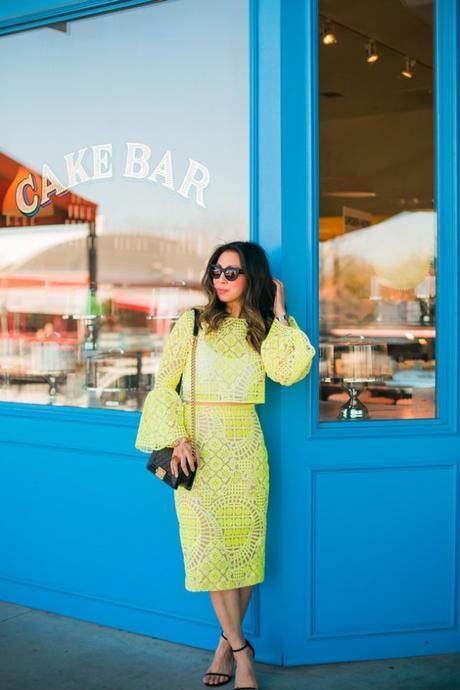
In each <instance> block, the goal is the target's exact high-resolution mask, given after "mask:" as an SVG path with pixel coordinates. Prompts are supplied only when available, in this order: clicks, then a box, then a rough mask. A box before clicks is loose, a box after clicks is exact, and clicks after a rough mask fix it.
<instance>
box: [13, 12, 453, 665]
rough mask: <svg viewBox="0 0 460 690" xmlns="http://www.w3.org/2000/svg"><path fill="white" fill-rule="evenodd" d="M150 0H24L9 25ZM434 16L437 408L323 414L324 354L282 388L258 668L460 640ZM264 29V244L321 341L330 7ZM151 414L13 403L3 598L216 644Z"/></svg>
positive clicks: (260, 170)
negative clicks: (154, 444)
mask: <svg viewBox="0 0 460 690" xmlns="http://www.w3.org/2000/svg"><path fill="white" fill-rule="evenodd" d="M135 4H142V3H136V2H103V1H99V2H98V1H96V0H92V1H91V2H90V1H87V2H80V3H75V2H66V3H63V2H61V3H46V2H38V1H36V2H24V3H22V4H21V10H20V14H18V10H17V6H16V7H15V5H17V4H16V3H13V2H7V3H3V6H2V10H1V12H2V15H1V16H0V32H1V33H4V34H6V33H9V32H11V31H18V30H24V29H30V28H33V27H35V26H40V25H42V24H44V23H50V22H51V21H66V20H70V19H73V18H76V17H81V16H85V15H87V14H89V13H93V12H102V11H109V10H113V9H121V8H122V7H129V6H133V5H135ZM436 11H437V21H436V27H437V40H436V60H435V62H436V74H437V77H436V78H437V84H436V93H437V103H436V136H437V141H436V150H437V153H438V156H437V168H436V189H437V210H438V227H439V264H438V265H439V277H438V311H437V325H438V329H437V351H438V352H439V355H438V358H437V372H438V380H437V391H438V417H437V418H436V419H435V420H407V421H402V422H388V421H386V422H382V423H379V422H372V421H371V422H368V423H367V424H366V425H365V428H363V426H362V425H360V426H358V427H356V426H354V425H350V426H347V425H345V426H344V425H342V424H340V423H335V422H327V423H324V422H323V423H322V422H320V421H319V419H318V411H317V404H316V401H317V391H318V370H317V364H316V365H315V366H314V368H313V370H312V373H311V374H310V376H309V377H308V378H307V379H306V380H304V381H302V382H300V383H299V384H296V385H295V386H294V387H292V388H282V387H280V386H278V385H276V384H273V383H272V382H267V404H266V405H265V406H261V407H259V409H258V411H259V414H260V418H261V422H262V425H263V427H264V432H265V436H266V442H267V447H268V449H269V455H270V463H271V464H270V476H271V487H270V506H269V515H268V523H269V527H268V538H267V563H266V580H265V582H264V583H263V584H262V585H260V586H257V587H256V588H255V591H254V596H253V600H252V602H251V605H250V609H249V611H248V614H247V617H246V620H245V625H244V631H245V634H247V635H249V636H251V637H252V638H253V639H254V641H255V646H256V648H257V652H258V660H260V661H266V662H270V663H275V664H285V665H295V664H306V663H321V662H333V661H343V660H352V659H371V658H373V659H375V658H385V657H390V656H406V655H417V654H431V653H439V652H449V651H459V650H460V630H459V622H458V616H457V613H456V612H457V611H458V610H459V603H460V602H459V591H460V588H459V581H458V577H459V575H458V573H459V567H458V566H459V548H458V538H459V521H458V470H457V468H458V459H459V412H458V410H459V407H458V399H459V383H460V378H459V374H458V365H457V362H458V352H457V348H458V342H459V332H458V331H459V324H458V316H457V314H458V269H457V266H458V254H457V246H458V242H457V239H458V220H457V205H458V199H457V160H458V157H457V150H458V144H457V141H458V140H457V123H458V117H457V115H458V110H457V64H458V8H457V6H456V2H455V1H454V0H448V1H446V2H443V3H441V2H439V3H437V9H436ZM197 20H198V18H197ZM250 24H251V84H252V88H251V98H252V102H251V112H252V120H251V177H252V185H251V238H252V239H254V240H256V241H259V242H261V243H262V244H263V246H264V247H265V248H266V249H267V251H268V253H269V256H270V259H271V262H272V265H273V267H274V270H275V275H279V276H280V277H281V278H282V280H283V281H284V283H285V286H286V293H287V295H288V296H289V304H290V309H291V311H292V312H293V313H294V314H295V315H296V316H297V317H298V321H299V324H300V325H301V327H303V328H305V329H306V331H307V332H308V333H309V335H310V336H311V339H312V342H313V343H314V344H317V342H318V326H317V324H318V231H317V227H318V222H317V220H318V207H317V194H318V178H317V169H318V157H317V139H318V136H317V132H318V103H317V98H318V96H317V91H318V82H317V53H316V50H317V49H316V35H317V6H316V3H315V2H308V1H307V0H259V2H258V3H257V2H255V1H254V2H252V3H251V23H250ZM440 36H442V40H439V38H438V37H440ZM294 267H295V270H293V269H294ZM138 421H139V414H138V413H123V412H117V411H104V410H83V409H71V408H49V407H42V406H35V405H19V404H14V403H1V404H0V458H1V460H0V505H1V521H2V530H1V532H0V552H1V553H2V560H1V563H0V598H2V599H5V600H8V601H12V602H16V603H20V604H24V605H27V606H31V607H36V608H40V609H44V610H49V611H54V612H58V613H61V614H64V615H69V616H74V617H76V618H81V619H85V620H91V621H95V622H98V623H101V624H105V625H112V626H115V627H119V628H123V629H126V630H131V631H135V632H139V633H143V634H146V635H151V636H154V637H159V638H162V639H167V640H172V641H176V642H181V643H186V644H193V645H194V646H199V647H203V648H206V649H212V648H213V647H214V645H215V643H216V640H217V637H218V630H219V628H218V626H217V624H216V620H215V616H214V613H213V611H212V607H211V604H210V601H209V596H208V595H207V594H206V593H191V592H187V591H186V590H185V589H184V587H183V577H184V573H183V564H182V559H181V552H180V545H179V534H178V528H177V522H176V518H175V514H174V506H173V498H172V496H171V495H170V492H168V491H167V490H166V489H165V487H163V486H162V485H161V484H160V482H156V481H155V480H154V479H152V478H151V477H150V476H148V475H147V473H146V471H145V462H146V456H145V455H142V454H140V453H138V452H136V451H135V450H134V448H133V443H134V438H135V433H136V429H137V424H138ZM363 515H365V516H366V519H365V520H363Z"/></svg>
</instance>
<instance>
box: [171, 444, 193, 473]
mask: <svg viewBox="0 0 460 690" xmlns="http://www.w3.org/2000/svg"><path fill="white" fill-rule="evenodd" d="M196 455H197V457H196V458H194V457H193V452H192V444H191V443H190V442H189V441H181V442H180V443H179V444H178V445H177V446H176V447H175V448H174V452H173V456H177V457H178V458H180V463H179V462H176V461H175V460H171V472H172V474H173V476H174V477H178V476H179V465H180V466H181V467H182V469H183V471H184V473H185V475H186V476H187V477H188V476H189V474H190V472H189V469H188V467H187V462H188V465H189V467H190V469H191V471H192V472H194V471H195V463H196V465H197V466H198V461H199V460H200V454H199V452H198V449H196Z"/></svg>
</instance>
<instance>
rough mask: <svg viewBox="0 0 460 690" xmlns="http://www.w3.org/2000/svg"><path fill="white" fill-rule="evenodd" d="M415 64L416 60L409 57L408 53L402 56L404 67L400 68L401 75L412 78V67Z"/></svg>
mask: <svg viewBox="0 0 460 690" xmlns="http://www.w3.org/2000/svg"><path fill="white" fill-rule="evenodd" d="M415 65H416V61H415V60H414V58H411V57H409V55H406V56H405V57H404V69H402V70H401V74H402V76H403V77H406V78H407V79H412V77H413V76H414V72H413V69H414V67H415Z"/></svg>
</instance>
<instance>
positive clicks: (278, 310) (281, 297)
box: [273, 278, 286, 316]
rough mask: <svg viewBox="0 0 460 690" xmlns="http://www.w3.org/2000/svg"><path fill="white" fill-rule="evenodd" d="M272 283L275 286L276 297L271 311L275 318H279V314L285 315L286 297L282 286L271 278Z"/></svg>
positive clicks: (278, 281)
mask: <svg viewBox="0 0 460 690" xmlns="http://www.w3.org/2000/svg"><path fill="white" fill-rule="evenodd" d="M273 282H274V283H275V285H276V295H275V303H274V305H273V311H274V312H275V316H281V314H285V313H286V297H285V293H284V285H283V283H282V282H281V280H278V278H273Z"/></svg>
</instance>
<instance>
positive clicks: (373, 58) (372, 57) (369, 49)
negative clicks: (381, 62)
mask: <svg viewBox="0 0 460 690" xmlns="http://www.w3.org/2000/svg"><path fill="white" fill-rule="evenodd" d="M365 48H366V60H367V62H369V63H370V64H371V65H372V64H373V63H374V62H377V60H378V59H379V54H378V53H377V48H376V45H375V41H374V39H373V38H371V39H370V40H369V43H366V45H365Z"/></svg>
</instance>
